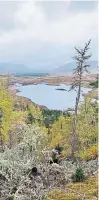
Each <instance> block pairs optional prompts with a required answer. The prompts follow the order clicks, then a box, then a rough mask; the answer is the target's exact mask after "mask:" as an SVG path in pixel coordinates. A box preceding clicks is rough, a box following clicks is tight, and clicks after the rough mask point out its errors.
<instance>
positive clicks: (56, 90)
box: [16, 84, 91, 110]
mask: <svg viewBox="0 0 99 200" xmlns="http://www.w3.org/2000/svg"><path fill="white" fill-rule="evenodd" d="M16 87H17V88H18V89H19V90H20V92H19V93H18V95H19V96H24V97H27V98H29V99H31V100H32V101H33V102H34V103H36V104H39V105H44V106H46V107H47V108H49V109H57V110H66V109H68V108H74V105H75V99H76V94H77V93H76V91H73V90H71V91H70V92H68V90H69V89H70V85H64V84H61V85H59V86H53V85H52V86H51V85H46V84H38V85H26V86H18V85H17V86H16ZM60 89H64V90H60ZM90 90H91V89H90V88H82V94H83V93H87V92H88V91H90ZM80 101H83V96H82V95H81V99H80Z"/></svg>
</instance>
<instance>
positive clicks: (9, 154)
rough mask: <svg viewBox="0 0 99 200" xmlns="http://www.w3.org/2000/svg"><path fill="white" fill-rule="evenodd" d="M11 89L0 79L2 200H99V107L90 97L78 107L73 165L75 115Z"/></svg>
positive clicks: (0, 175)
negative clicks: (98, 147) (98, 162)
mask: <svg viewBox="0 0 99 200" xmlns="http://www.w3.org/2000/svg"><path fill="white" fill-rule="evenodd" d="M6 84H7V82H6V79H5V77H3V78H2V77H1V78H0V123H1V125H2V126H1V128H0V131H1V135H0V200H5V199H6V200H31V199H33V200H39V199H41V200H53V199H54V200H56V198H57V200H63V199H64V200H83V194H84V198H85V200H91V199H96V200H97V199H98V194H97V156H98V149H97V141H98V135H97V131H98V130H97V127H98V126H97V125H98V117H97V110H98V103H97V102H92V97H91V96H90V95H87V96H86V97H85V98H84V101H83V102H82V103H81V104H80V105H79V108H78V109H79V114H78V122H77V151H76V154H75V158H76V160H75V161H73V160H72V159H71V152H72V144H71V140H72V125H73V118H74V114H73V112H69V111H68V112H66V111H65V112H64V113H63V112H61V111H55V110H54V111H53V110H48V109H45V108H44V107H43V108H41V107H39V106H38V105H35V104H33V103H32V102H31V101H30V100H28V99H26V98H23V97H17V96H16V94H15V93H14V92H13V91H12V90H10V89H9V87H7V85H6ZM55 148H60V150H59V151H60V154H59V155H58V157H55V154H53V149H55ZM77 170H78V171H79V173H78V172H77ZM75 178H76V179H75ZM86 187H87V188H88V189H86ZM61 191H62V192H61Z"/></svg>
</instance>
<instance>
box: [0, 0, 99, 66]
mask: <svg viewBox="0 0 99 200" xmlns="http://www.w3.org/2000/svg"><path fill="white" fill-rule="evenodd" d="M90 38H91V39H92V41H91V45H90V48H91V49H90V51H91V53H92V58H91V59H92V60H97V59H98V58H97V57H98V53H97V51H98V46H97V45H98V2H97V1H0V63H2V62H6V63H14V64H24V65H26V66H28V67H29V68H36V69H43V68H44V69H48V68H55V67H57V66H61V65H62V64H65V63H67V62H71V60H72V56H74V55H75V50H74V46H75V45H76V46H78V47H79V46H80V47H83V46H84V44H85V42H87V41H88V40H89V39H90Z"/></svg>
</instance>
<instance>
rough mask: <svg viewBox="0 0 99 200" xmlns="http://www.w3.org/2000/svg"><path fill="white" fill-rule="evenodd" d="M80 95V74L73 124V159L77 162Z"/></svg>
mask: <svg viewBox="0 0 99 200" xmlns="http://www.w3.org/2000/svg"><path fill="white" fill-rule="evenodd" d="M80 93H81V74H80V82H79V88H78V95H77V97H76V104H75V116H74V123H73V137H72V155H71V157H72V159H73V160H74V161H75V152H76V150H77V135H76V128H77V115H78V113H77V111H78V104H79V100H80Z"/></svg>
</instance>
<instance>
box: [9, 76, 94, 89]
mask: <svg viewBox="0 0 99 200" xmlns="http://www.w3.org/2000/svg"><path fill="white" fill-rule="evenodd" d="M95 78H96V74H88V75H84V76H83V79H82V83H83V87H90V85H89V83H90V82H92V81H94V80H95ZM73 81H74V76H73V75H63V76H58V75H57V76H51V75H49V76H44V77H31V78H30V77H27V78H26V77H13V78H12V84H13V85H14V84H16V83H18V84H21V85H23V86H24V85H37V84H46V85H52V86H60V84H66V85H70V84H72V83H73Z"/></svg>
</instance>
